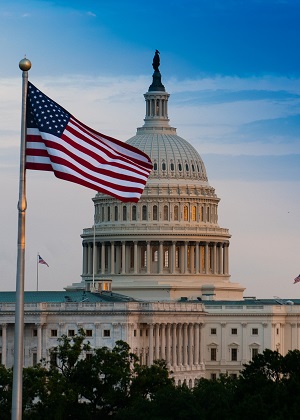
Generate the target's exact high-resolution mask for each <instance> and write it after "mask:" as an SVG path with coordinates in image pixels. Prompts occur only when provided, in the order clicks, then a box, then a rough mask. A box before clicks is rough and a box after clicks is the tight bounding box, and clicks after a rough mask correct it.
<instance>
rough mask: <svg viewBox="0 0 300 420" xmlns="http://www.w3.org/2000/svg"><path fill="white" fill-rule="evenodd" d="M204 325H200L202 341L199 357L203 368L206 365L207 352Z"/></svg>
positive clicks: (200, 338)
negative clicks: (205, 355) (205, 356)
mask: <svg viewBox="0 0 300 420" xmlns="http://www.w3.org/2000/svg"><path fill="white" fill-rule="evenodd" d="M203 327H204V324H203V323H202V324H199V336H200V337H199V340H200V356H199V360H200V364H201V365H202V366H203V364H204V351H205V341H204V333H203V330H204V328H203Z"/></svg>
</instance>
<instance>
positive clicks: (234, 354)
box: [210, 347, 259, 362]
mask: <svg viewBox="0 0 300 420" xmlns="http://www.w3.org/2000/svg"><path fill="white" fill-rule="evenodd" d="M229 350H230V361H231V362H237V361H238V348H237V347H231V348H230V349H229ZM250 351H251V359H252V360H253V359H254V357H255V356H257V355H258V354H259V349H258V348H257V347H252V348H251V349H250ZM217 353H218V349H217V347H211V348H210V361H211V362H216V361H217Z"/></svg>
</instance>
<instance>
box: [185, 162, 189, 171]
mask: <svg viewBox="0 0 300 420" xmlns="http://www.w3.org/2000/svg"><path fill="white" fill-rule="evenodd" d="M185 170H186V171H189V165H188V163H186V164H185Z"/></svg>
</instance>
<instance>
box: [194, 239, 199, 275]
mask: <svg viewBox="0 0 300 420" xmlns="http://www.w3.org/2000/svg"><path fill="white" fill-rule="evenodd" d="M195 258H196V264H195V270H196V274H199V272H200V253H199V243H198V242H196V253H195Z"/></svg>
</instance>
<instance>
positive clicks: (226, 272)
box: [224, 243, 229, 274]
mask: <svg viewBox="0 0 300 420" xmlns="http://www.w3.org/2000/svg"><path fill="white" fill-rule="evenodd" d="M228 250H229V244H228V243H226V244H224V274H229V270H228Z"/></svg>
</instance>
